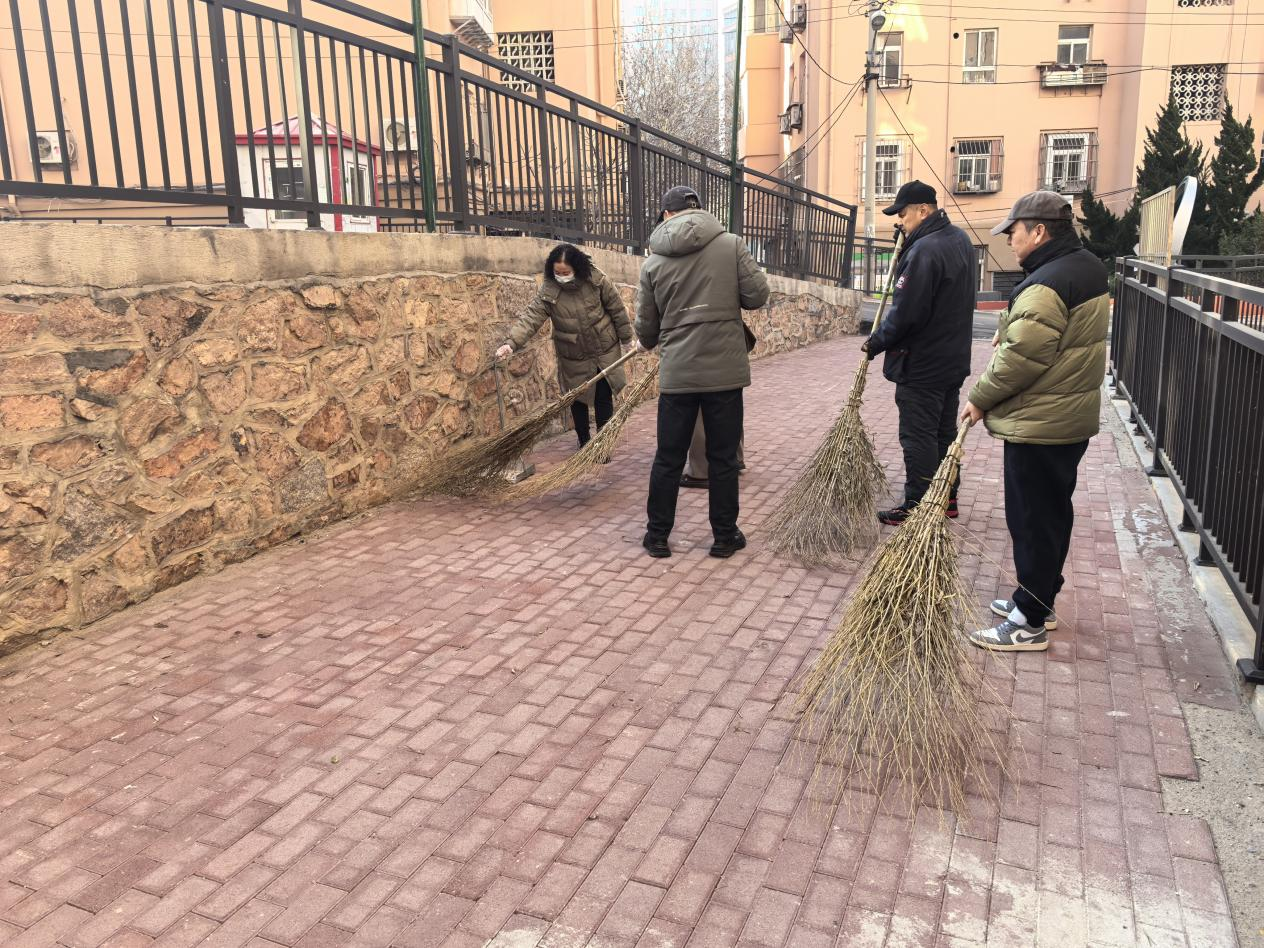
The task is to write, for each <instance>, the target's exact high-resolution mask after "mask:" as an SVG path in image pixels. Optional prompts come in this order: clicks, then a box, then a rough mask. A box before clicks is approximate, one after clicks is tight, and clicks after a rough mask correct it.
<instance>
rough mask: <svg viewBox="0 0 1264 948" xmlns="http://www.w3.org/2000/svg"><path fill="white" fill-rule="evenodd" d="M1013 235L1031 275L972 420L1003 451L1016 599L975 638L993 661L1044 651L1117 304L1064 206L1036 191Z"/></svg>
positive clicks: (975, 391)
mask: <svg viewBox="0 0 1264 948" xmlns="http://www.w3.org/2000/svg"><path fill="white" fill-rule="evenodd" d="M992 233H993V235H997V234H1006V235H1008V236H1009V245H1010V247H1011V248H1012V249H1013V251H1014V256H1016V257H1017V258H1018V262H1019V264H1020V265H1021V266H1022V268H1023V271H1024V272H1025V273H1026V278H1025V279H1024V280H1023V281H1022V282H1021V283H1019V284H1018V286H1017V287H1016V288H1015V289H1014V292H1013V295H1012V296H1011V297H1010V304H1009V309H1008V311H1007V312H1006V313H1005V315H1004V316H1003V317H1002V318H1001V322H1000V326H999V327H998V328H997V331H996V336H995V337H994V338H993V340H992V344H993V346H995V352H994V353H993V354H992V361H991V363H990V364H989V365H988V367H987V371H985V372H984V373H983V376H982V378H980V379H979V381H978V382H977V383H975V386H974V388H972V389H971V390H970V397H969V401H968V402H967V403H966V407H965V411H963V412H962V414H961V417H962V419H963V420H968V421H970V422H971V423H973V422H976V421H978V420H979V419H980V418H982V419H984V420H985V422H986V424H987V428H988V431H989V432H990V433H991V434H992V436H993V437H996V438H1000V439H1002V440H1003V441H1004V442H1005V522H1006V525H1007V526H1008V527H1009V533H1010V538H1011V539H1012V540H1013V545H1014V571H1015V572H1016V573H1017V574H1018V588H1017V589H1016V590H1015V591H1014V596H1013V599H997V600H995V601H993V603H992V607H991V608H992V612H994V613H995V614H996V615H998V616H1001V617H1002V621H1001V622H1000V623H999V624H998V625H996V626H995V627H994V628H991V629H981V630H979V631H976V632H972V633H970V641H971V642H973V643H974V644H975V645H978V646H980V647H981V648H986V649H992V650H995V651H1029V652H1033V651H1041V652H1042V651H1044V650H1045V649H1047V648H1048V647H1049V631H1050V630H1051V629H1054V628H1056V624H1057V622H1056V618H1055V616H1054V611H1053V604H1054V600H1055V599H1056V598H1057V595H1058V591H1059V590H1061V588H1062V583H1063V576H1062V567H1063V565H1064V564H1065V563H1066V557H1067V551H1068V549H1069V548H1070V545H1071V526H1072V523H1073V522H1074V506H1073V504H1072V495H1073V494H1074V493H1075V482H1076V471H1077V468H1078V467H1079V463H1080V459H1081V458H1083V457H1084V452H1085V451H1086V450H1087V448H1088V440H1089V438H1091V437H1093V435H1095V434H1097V431H1098V427H1099V416H1100V412H1101V390H1102V381H1103V380H1104V378H1105V375H1106V330H1107V325H1108V323H1109V321H1110V297H1109V295H1108V290H1107V283H1106V268H1105V267H1104V266H1102V264H1101V261H1100V260H1098V259H1097V258H1096V257H1095V256H1093V255H1092V254H1091V253H1089V252H1088V251H1087V250H1085V249H1084V247H1083V245H1082V244H1081V242H1080V238H1079V237H1078V236H1077V235H1076V233H1075V226H1074V224H1072V222H1071V206H1070V205H1069V204H1068V203H1067V201H1066V198H1064V197H1062V196H1061V195H1058V194H1054V193H1053V192H1050V191H1035V192H1033V193H1031V194H1027V195H1024V196H1023V197H1021V198H1019V199H1018V201H1017V203H1015V204H1014V207H1013V209H1012V210H1011V211H1010V212H1009V216H1008V217H1006V218H1005V220H1004V221H1003V222H1002V223H1001V224H1000V226H998V227H996V228H995V229H994V230H993V231H992Z"/></svg>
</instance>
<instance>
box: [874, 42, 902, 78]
mask: <svg viewBox="0 0 1264 948" xmlns="http://www.w3.org/2000/svg"><path fill="white" fill-rule="evenodd" d="M880 38H881V40H882V45H881V46H880V48H879V50H878V85H880V86H885V87H887V88H889V89H892V88H897V87H898V86H899V85H900V76H901V75H902V74H903V71H904V34H903V33H883V34H882V36H881V37H880Z"/></svg>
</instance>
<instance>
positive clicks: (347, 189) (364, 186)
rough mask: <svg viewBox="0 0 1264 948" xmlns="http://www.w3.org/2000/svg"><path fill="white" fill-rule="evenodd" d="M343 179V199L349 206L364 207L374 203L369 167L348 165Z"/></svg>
mask: <svg viewBox="0 0 1264 948" xmlns="http://www.w3.org/2000/svg"><path fill="white" fill-rule="evenodd" d="M343 171H344V174H343V178H342V187H343V190H342V199H343V201H344V202H345V203H347V204H359V205H361V206H363V207H367V206H368V205H370V204H372V203H373V193H372V191H371V190H370V188H369V167H368V165H362V164H359V163H357V164H355V165H347V166H346V167H345V168H344V169H343Z"/></svg>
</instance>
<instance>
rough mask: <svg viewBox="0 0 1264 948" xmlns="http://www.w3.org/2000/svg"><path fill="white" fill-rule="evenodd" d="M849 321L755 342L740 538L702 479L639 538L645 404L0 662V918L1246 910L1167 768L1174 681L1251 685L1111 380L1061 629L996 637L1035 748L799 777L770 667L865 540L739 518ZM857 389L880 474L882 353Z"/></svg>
mask: <svg viewBox="0 0 1264 948" xmlns="http://www.w3.org/2000/svg"><path fill="white" fill-rule="evenodd" d="M858 342H859V340H858V339H855V338H848V339H842V340H837V341H834V342H829V343H823V344H820V345H817V346H814V347H811V348H810V349H807V350H802V351H798V352H795V353H792V354H787V355H784V356H780V357H776V358H773V359H769V360H766V361H763V362H760V363H759V364H758V365H757V366H756V368H755V376H756V383H755V385H754V386H753V388H752V389H751V390H750V392H749V396H748V400H747V426H746V443H747V450H748V459H747V463H748V464H749V465H750V471H749V473H747V474H746V475H745V476H744V478H743V515H742V523H743V525H744V526H745V527H746V529H747V532H748V534H750V535H751V537H752V544H751V548H750V549H749V550H747V551H746V552H745V553H740V554H738V555H737V556H736V557H735V558H733V559H732V560H727V561H720V560H714V559H711V558H709V557H708V556H707V555H706V547H707V546H708V545H709V543H710V536H709V530H708V528H707V525H706V510H705V492H701V491H684V492H682V502H681V512H680V522H679V525H678V528H677V531H676V533H675V534H674V536H673V538H672V540H673V547H674V549H675V556H674V557H673V558H671V559H669V560H662V561H659V560H651V559H649V558H648V557H646V556H644V555H643V553H642V551H641V549H640V547H639V541H640V536H641V532H642V529H643V517H644V514H643V510H644V499H645V485H646V480H647V472H648V466H649V460H650V456H651V453H652V442H653V424H654V412H653V408H652V406H649V407H646V408H644V409H642V410H641V411H640V412H639V413H638V414H637V416H636V417H635V418H634V420H633V422H632V424H631V425H630V426H629V430H628V432H627V434H626V436H625V441H624V443H623V445H622V446H621V448H620V450H619V452H618V456H617V457H616V459H615V461H614V462H613V463H612V464H611V465H610V467H609V469H608V473H607V475H606V482H605V483H604V485H599V486H591V487H584V488H580V489H576V490H572V491H570V492H567V493H564V494H562V495H559V496H556V497H553V498H547V499H544V500H541V501H537V502H534V503H532V504H529V505H526V506H523V507H520V508H517V509H512V510H500V509H495V508H490V507H486V506H482V505H479V504H476V503H471V502H466V501H438V502H426V503H398V504H394V505H392V506H389V507H386V508H382V509H379V510H376V511H374V512H372V513H371V514H369V515H366V516H364V517H362V518H360V519H359V520H356V521H353V522H348V523H344V524H341V525H338V526H336V527H333V528H331V529H328V530H326V531H324V532H322V533H319V534H317V535H314V536H312V537H310V538H308V539H307V540H306V542H297V543H293V544H290V545H287V546H285V547H283V548H279V549H276V550H273V551H271V552H268V553H265V554H262V555H260V556H258V557H256V558H255V559H253V560H250V561H248V562H245V563H242V564H239V565H237V566H234V567H231V568H229V569H227V570H225V571H224V572H222V573H220V574H219V575H217V576H213V577H204V578H199V579H196V580H194V581H192V582H190V583H188V584H186V585H184V586H181V587H178V588H176V589H173V590H170V591H168V592H167V593H164V594H161V595H159V596H157V597H155V598H154V599H153V600H151V601H149V602H147V603H145V604H143V605H141V606H138V607H136V608H134V609H132V610H129V611H128V612H126V613H123V614H121V615H119V616H116V617H113V618H111V619H109V620H107V621H105V622H102V623H100V624H99V625H97V626H95V627H92V628H89V629H87V630H83V631H82V632H79V633H76V634H73V635H70V634H68V635H64V636H62V637H61V638H58V639H56V640H54V641H53V642H52V643H51V644H49V645H48V646H47V647H45V648H31V649H27V650H25V651H23V652H20V653H18V654H15V655H13V656H10V657H9V658H7V659H5V660H3V661H0V710H2V711H3V713H4V715H5V716H6V719H7V720H6V722H5V726H4V729H3V732H2V734H0V942H3V943H4V944H7V945H14V946H27V945H41V946H43V945H66V946H89V945H112V946H124V945H127V946H132V945H146V944H150V943H155V944H162V945H193V944H207V945H253V946H274V945H286V946H296V945H303V946H309V945H310V946H317V945H398V946H413V945H417V946H423V945H453V946H456V945H470V946H475V945H486V944H489V943H490V944H493V945H497V946H505V948H531V946H536V945H541V946H557V948H560V946H583V945H592V946H601V948H607V946H624V945H626V946H634V945H644V946H668V945H673V946H681V945H689V946H709V945H736V944H743V945H752V946H754V945H763V946H783V945H785V946H794V948H815V946H825V945H840V946H862V945H874V946H877V945H883V944H887V945H893V946H894V945H900V946H905V945H908V946H914V945H926V946H959V945H977V944H983V943H987V944H991V945H999V946H1024V945H1054V946H1057V948H1073V946H1079V945H1090V944H1091V945H1142V946H1169V945H1189V946H1225V945H1232V944H1234V943H1235V937H1234V928H1233V923H1232V920H1231V918H1230V907H1229V903H1228V901H1227V899H1226V895H1225V889H1224V885H1223V880H1222V876H1221V871H1220V867H1219V863H1218V860H1217V854H1216V850H1215V847H1214V845H1213V841H1212V838H1211V835H1210V833H1209V832H1208V829H1207V826H1206V824H1205V823H1204V822H1203V821H1202V820H1200V819H1197V818H1193V817H1187V816H1171V815H1168V814H1167V813H1165V811H1164V805H1163V800H1162V797H1161V783H1160V778H1161V777H1178V778H1196V777H1197V774H1198V767H1197V762H1196V761H1195V758H1194V756H1193V753H1192V751H1191V748H1190V742H1189V736H1188V733H1187V729H1186V723H1185V718H1184V715H1183V711H1182V702H1197V703H1201V704H1207V705H1209V706H1212V707H1221V708H1232V707H1236V706H1237V700H1238V699H1237V697H1236V694H1235V693H1234V689H1233V682H1232V679H1231V677H1230V675H1229V672H1228V669H1227V666H1226V664H1225V661H1224V659H1223V656H1222V655H1221V653H1220V650H1219V646H1218V645H1217V644H1216V642H1215V640H1214V638H1213V637H1212V634H1211V632H1210V630H1209V627H1208V626H1207V625H1206V623H1205V621H1203V622H1202V623H1201V624H1199V623H1198V622H1192V623H1191V622H1185V624H1183V625H1181V626H1179V627H1173V626H1172V622H1173V619H1172V617H1173V616H1181V615H1185V614H1186V613H1184V612H1182V611H1181V610H1173V609H1171V608H1169V604H1170V600H1169V599H1168V598H1166V597H1170V596H1172V595H1174V593H1173V592H1172V590H1171V589H1169V588H1167V587H1166V586H1165V587H1164V590H1163V595H1164V597H1165V598H1164V599H1160V598H1159V596H1158V594H1157V593H1156V587H1155V584H1154V583H1153V582H1152V576H1151V572H1150V566H1149V562H1148V559H1147V557H1148V556H1150V555H1153V551H1154V549H1155V544H1153V543H1148V544H1147V543H1145V542H1141V540H1140V539H1139V538H1142V539H1144V538H1143V536H1142V535H1143V534H1144V536H1145V537H1151V538H1152V537H1153V535H1154V534H1155V531H1162V530H1163V529H1165V528H1164V527H1162V526H1161V525H1159V524H1156V523H1155V522H1154V520H1153V518H1150V519H1148V520H1146V519H1144V518H1141V517H1138V516H1137V515H1136V512H1137V511H1138V510H1142V509H1144V508H1145V505H1146V504H1147V503H1149V502H1150V501H1149V500H1148V499H1147V498H1148V489H1149V488H1148V485H1147V484H1146V480H1145V476H1144V474H1143V473H1142V472H1141V470H1140V467H1139V466H1137V465H1136V464H1135V456H1132V455H1130V454H1127V453H1121V451H1120V449H1119V448H1120V444H1121V443H1122V442H1121V441H1119V440H1117V437H1118V438H1122V432H1121V431H1120V430H1119V428H1120V426H1119V424H1118V421H1117V420H1116V419H1114V418H1113V412H1111V411H1109V409H1107V410H1106V411H1105V412H1104V417H1109V418H1110V423H1111V425H1112V426H1113V427H1112V428H1109V429H1107V431H1105V432H1104V434H1103V435H1102V436H1101V437H1099V438H1097V439H1095V440H1094V441H1093V443H1092V445H1091V447H1090V449H1089V452H1088V455H1087V458H1086V460H1085V462H1084V466H1083V468H1082V479H1081V488H1080V491H1079V493H1078V495H1077V501H1078V513H1079V519H1078V522H1077V525H1076V530H1075V540H1074V544H1073V547H1072V552H1071V562H1070V564H1069V572H1068V583H1067V589H1066V591H1065V592H1064V593H1063V597H1062V599H1060V600H1059V603H1058V612H1059V616H1060V618H1061V620H1062V627H1061V628H1060V629H1059V631H1058V633H1057V634H1056V636H1055V640H1054V645H1053V648H1052V649H1051V651H1050V652H1049V653H1047V654H1044V655H1041V654H1024V655H1021V656H1018V657H1017V658H1013V657H1005V658H1003V659H1001V660H999V661H998V662H997V663H996V665H995V666H994V667H993V669H992V671H991V672H990V674H991V675H992V677H993V679H994V680H995V681H996V682H997V683H998V685H999V686H1000V687H1002V688H1005V689H1006V691H1005V694H1006V695H1007V696H1009V697H1010V698H1011V699H1012V707H1013V711H1014V713H1015V715H1016V717H1017V722H1018V723H1017V724H1016V728H1017V729H1018V730H1019V731H1020V732H1021V737H1022V740H1023V743H1024V746H1025V748H1026V751H1027V765H1026V766H1025V768H1023V769H1022V771H1021V774H1020V776H1019V777H1018V778H1017V779H1016V781H1015V782H1014V783H1012V784H1010V785H1007V786H1006V788H1005V793H1004V801H1003V804H1002V806H1001V808H1000V810H999V812H998V811H996V810H994V809H990V808H989V807H988V806H987V805H986V803H985V802H984V801H983V800H981V799H980V800H975V801H973V812H972V813H971V814H969V815H970V817H971V818H970V819H969V820H968V821H958V820H954V819H953V818H951V817H949V819H948V821H947V822H943V823H941V822H940V821H939V820H938V819H936V815H935V814H933V813H931V812H930V811H925V810H924V811H923V812H922V814H921V815H920V816H919V818H918V820H917V821H916V822H915V823H914V824H913V825H911V826H910V825H907V824H906V823H905V822H904V821H902V820H901V819H900V818H898V816H896V815H895V814H892V813H888V812H886V810H885V808H884V806H883V804H882V801H881V800H878V799H875V798H873V797H868V796H865V795H862V794H855V793H853V794H852V795H851V803H852V807H851V808H850V810H847V809H837V810H836V809H832V808H829V807H826V806H823V805H822V804H821V803H820V802H819V800H817V799H815V798H814V793H813V788H811V787H810V785H809V781H808V775H809V771H810V767H811V758H810V755H807V754H804V753H802V751H803V748H802V747H799V746H796V743H795V742H794V740H793V738H792V734H793V729H794V721H795V719H794V691H793V687H792V682H793V681H794V679H795V677H796V676H797V675H798V674H800V673H801V672H802V671H803V670H804V669H805V667H806V666H807V665H808V663H810V662H811V661H812V659H813V658H814V656H815V655H816V653H817V652H818V651H819V649H820V648H821V647H822V645H823V643H824V642H825V640H826V638H827V637H828V635H829V633H830V631H831V629H832V628H833V625H834V624H835V622H836V621H837V618H838V616H839V614H840V611H841V608H842V605H843V603H844V600H845V597H846V595H847V592H848V589H849V587H850V585H851V583H852V582H853V580H854V575H853V574H851V573H833V574H831V573H826V572H809V571H805V570H802V569H799V568H797V567H795V566H793V565H790V564H788V563H785V562H782V561H779V560H777V559H774V558H773V557H771V556H770V555H769V554H768V553H767V552H765V551H763V550H762V549H761V546H762V545H761V543H760V542H759V537H758V530H759V527H760V524H761V523H762V522H763V520H764V518H765V517H766V516H767V515H768V513H769V512H770V511H771V509H772V507H773V506H774V505H775V503H776V501H777V500H778V498H779V497H780V496H781V495H782V494H783V493H784V491H785V489H786V488H787V486H788V485H789V484H790V483H791V482H792V480H793V479H794V477H795V476H796V474H797V473H798V471H799V469H800V468H801V466H802V463H803V461H804V459H805V458H806V457H807V456H808V455H809V454H810V453H811V451H812V450H813V449H814V448H815V446H816V444H817V442H818V440H819V438H820V436H821V435H822V434H823V432H824V431H825V429H826V428H827V427H828V426H829V424H830V423H831V421H832V419H833V415H834V411H835V408H836V406H837V405H838V404H839V403H840V402H841V400H842V399H843V397H844V395H845V392H846V390H847V387H848V386H849V384H850V380H851V378H850V377H851V373H852V371H853V369H854V367H855V365H856V362H857V357H858V350H857V346H858ZM986 349H987V346H986V343H980V344H979V345H978V346H977V348H976V357H977V360H978V362H979V364H980V365H981V364H982V360H983V359H984V358H985V357H986ZM866 413H867V416H868V418H869V420H870V422H871V424H872V429H873V432H874V435H875V438H876V441H877V444H878V446H879V449H880V451H881V453H882V456H883V457H884V459H885V460H886V462H887V464H888V468H889V470H890V471H891V472H892V473H893V474H894V475H895V478H893V480H894V479H897V478H898V475H899V473H900V467H901V465H900V462H899V450H898V444H897V441H896V437H895V413H894V406H893V404H892V401H891V392H890V390H889V387H888V386H887V385H886V383H885V382H884V381H882V380H881V376H880V373H879V372H877V371H875V372H873V374H872V378H871V382H870V389H869V395H868V405H867V408H866ZM967 447H968V459H967V468H966V471H965V483H964V487H963V490H962V517H961V520H960V522H959V526H960V528H961V537H962V542H963V545H964V548H965V549H966V552H965V554H964V555H963V560H962V562H963V569H964V571H965V573H966V576H967V579H968V580H969V582H970V583H971V585H972V588H973V589H974V590H975V592H976V594H977V598H978V601H979V603H980V604H986V603H987V602H988V600H990V599H991V598H993V597H994V596H996V595H1009V593H1010V592H1011V589H1012V585H1011V582H1010V581H1009V579H1008V578H1007V576H1006V570H1007V569H1008V559H1007V557H1008V553H1007V543H1008V537H1007V534H1006V531H1005V526H1004V511H1003V508H1002V506H1001V496H1002V494H1001V485H1000V451H999V445H998V444H996V443H995V442H992V441H991V440H990V439H988V438H986V437H985V436H984V435H983V433H982V432H974V433H972V435H971V438H970V440H969V442H968V444H967ZM569 449H570V446H569V441H568V440H567V439H559V441H558V442H556V443H554V444H551V445H549V446H546V448H545V449H543V450H542V451H541V452H538V453H537V457H536V460H537V462H538V463H539V464H541V465H543V464H546V463H549V462H551V461H553V460H556V459H557V458H559V457H562V456H563V455H564V454H565V452H566V451H568V450H569ZM1159 555H1164V554H1162V553H1161V551H1160V554H1159ZM1183 595H1188V596H1193V595H1194V594H1193V592H1192V588H1191V589H1190V590H1188V591H1187V592H1186V593H1183ZM1191 601H1192V602H1193V603H1194V604H1197V599H1196V598H1194V599H1193V600H1191ZM1198 612H1199V614H1201V607H1200V606H1199V610H1198ZM1204 619H1205V616H1204ZM1182 621H1183V620H1182ZM980 660H982V657H981V656H980ZM818 795H819V794H818Z"/></svg>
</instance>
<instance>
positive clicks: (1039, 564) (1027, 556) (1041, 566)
mask: <svg viewBox="0 0 1264 948" xmlns="http://www.w3.org/2000/svg"><path fill="white" fill-rule="evenodd" d="M1087 448H1088V442H1087V441H1078V442H1076V443H1075V444H1015V443H1013V442H1010V441H1006V442H1005V525H1006V526H1008V527H1009V535H1010V537H1011V539H1013V541H1014V572H1016V573H1017V574H1018V582H1019V587H1018V589H1016V590H1015V591H1014V605H1016V606H1018V608H1019V609H1021V610H1022V612H1023V615H1024V616H1026V617H1027V621H1028V622H1029V623H1030V624H1031V625H1040V624H1042V623H1043V622H1044V621H1045V619H1047V618H1049V614H1050V613H1051V612H1053V601H1054V600H1055V599H1056V598H1057V597H1058V592H1059V591H1060V590H1061V589H1062V582H1063V577H1062V567H1063V565H1064V564H1065V563H1066V558H1067V550H1069V549H1070V547H1071V525H1072V524H1073V523H1074V522H1075V508H1074V507H1073V506H1072V504H1071V495H1072V494H1074V493H1075V478H1076V469H1077V468H1078V467H1079V465H1080V459H1081V458H1082V457H1084V452H1085V450H1086V449H1087Z"/></svg>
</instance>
